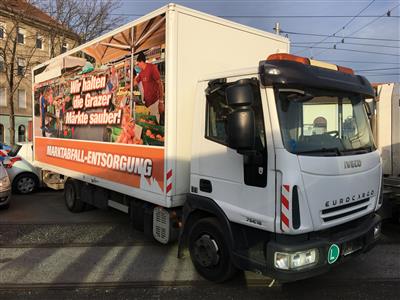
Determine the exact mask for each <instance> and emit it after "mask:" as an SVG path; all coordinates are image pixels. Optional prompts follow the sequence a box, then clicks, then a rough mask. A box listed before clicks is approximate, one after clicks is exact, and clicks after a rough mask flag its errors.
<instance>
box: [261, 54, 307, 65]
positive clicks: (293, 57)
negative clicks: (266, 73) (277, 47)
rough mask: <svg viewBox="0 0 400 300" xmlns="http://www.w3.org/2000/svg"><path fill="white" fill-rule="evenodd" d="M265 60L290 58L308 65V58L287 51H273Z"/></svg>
mask: <svg viewBox="0 0 400 300" xmlns="http://www.w3.org/2000/svg"><path fill="white" fill-rule="evenodd" d="M267 60H290V61H295V62H298V63H301V64H304V65H309V64H310V60H309V59H308V58H307V57H301V56H296V55H293V54H288V53H275V54H271V55H270V56H268V58H267Z"/></svg>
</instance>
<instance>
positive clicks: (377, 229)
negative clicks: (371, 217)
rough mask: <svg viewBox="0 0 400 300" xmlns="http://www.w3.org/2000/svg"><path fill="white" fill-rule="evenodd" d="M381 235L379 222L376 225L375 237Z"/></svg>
mask: <svg viewBox="0 0 400 300" xmlns="http://www.w3.org/2000/svg"><path fill="white" fill-rule="evenodd" d="M380 235H381V224H377V225H375V227H374V239H377V238H379V237H380Z"/></svg>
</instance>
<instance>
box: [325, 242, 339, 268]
mask: <svg viewBox="0 0 400 300" xmlns="http://www.w3.org/2000/svg"><path fill="white" fill-rule="evenodd" d="M339 254H340V249H339V246H338V245H336V244H332V245H331V246H330V247H329V251H328V263H329V264H333V263H334V262H335V261H337V259H338V258H339Z"/></svg>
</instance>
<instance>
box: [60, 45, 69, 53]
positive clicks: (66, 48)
mask: <svg viewBox="0 0 400 300" xmlns="http://www.w3.org/2000/svg"><path fill="white" fill-rule="evenodd" d="M67 51H68V44H67V43H62V46H61V53H65V52H67Z"/></svg>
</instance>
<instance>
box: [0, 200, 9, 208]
mask: <svg viewBox="0 0 400 300" xmlns="http://www.w3.org/2000/svg"><path fill="white" fill-rule="evenodd" d="M9 208H10V202H9V203H7V204H4V205H0V209H9Z"/></svg>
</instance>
